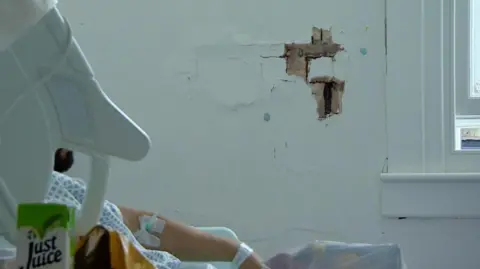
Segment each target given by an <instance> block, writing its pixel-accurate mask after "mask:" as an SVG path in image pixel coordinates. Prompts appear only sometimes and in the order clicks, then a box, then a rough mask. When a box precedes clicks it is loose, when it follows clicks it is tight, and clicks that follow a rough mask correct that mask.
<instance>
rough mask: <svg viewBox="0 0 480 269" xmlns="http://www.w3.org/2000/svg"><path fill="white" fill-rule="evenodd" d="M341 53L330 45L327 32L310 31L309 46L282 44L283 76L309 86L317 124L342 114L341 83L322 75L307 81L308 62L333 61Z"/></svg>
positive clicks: (336, 45)
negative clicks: (328, 59) (291, 77)
mask: <svg viewBox="0 0 480 269" xmlns="http://www.w3.org/2000/svg"><path fill="white" fill-rule="evenodd" d="M343 50H344V48H343V46H342V45H340V44H338V43H335V42H334V41H333V37H332V32H331V31H330V30H326V29H321V28H317V27H313V28H312V36H311V41H310V43H304V44H302V43H290V44H285V47H284V53H283V55H282V56H280V58H285V62H286V70H285V72H286V73H287V75H289V76H297V77H300V78H302V79H303V80H304V81H305V83H306V84H307V85H309V86H310V88H311V90H312V95H313V97H314V98H315V100H316V103H317V116H318V119H320V120H322V119H325V118H327V117H329V116H331V115H334V114H340V113H341V112H342V98H343V94H344V91H345V81H343V80H339V79H338V78H335V77H332V76H323V75H317V76H315V77H312V78H311V79H310V80H309V76H310V65H311V61H312V60H315V59H319V58H324V57H328V58H331V59H332V61H334V60H335V58H334V57H335V55H336V54H337V53H338V52H340V51H343Z"/></svg>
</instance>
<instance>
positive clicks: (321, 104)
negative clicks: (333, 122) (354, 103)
mask: <svg viewBox="0 0 480 269" xmlns="http://www.w3.org/2000/svg"><path fill="white" fill-rule="evenodd" d="M309 84H310V87H311V89H312V95H313V97H314V98H315V101H316V102H317V116H318V119H319V120H323V119H326V118H328V117H330V116H332V115H335V114H340V113H342V106H343V104H342V103H343V93H344V91H345V81H343V80H339V79H337V78H335V77H331V76H322V77H314V78H312V79H311V80H310V82H309Z"/></svg>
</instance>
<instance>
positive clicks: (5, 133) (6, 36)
mask: <svg viewBox="0 0 480 269" xmlns="http://www.w3.org/2000/svg"><path fill="white" fill-rule="evenodd" d="M0 81H1V83H0V269H1V268H3V265H2V261H3V260H9V259H12V258H14V257H15V246H14V245H12V244H11V242H13V239H14V237H15V232H16V206H17V204H18V203H20V202H39V201H42V200H43V199H44V197H45V194H46V191H47V188H48V187H49V181H50V178H51V173H52V167H53V160H52V159H53V158H52V157H53V155H54V151H55V150H56V149H57V148H60V147H64V148H71V149H73V150H74V151H77V152H83V153H85V154H87V155H90V156H91V162H92V163H91V174H90V180H89V181H88V191H87V194H86V199H85V201H84V203H83V206H82V211H81V214H80V217H79V219H78V221H77V223H76V231H77V232H78V233H79V235H83V234H85V233H86V232H87V231H89V230H90V229H91V228H92V227H93V226H94V225H96V224H97V221H98V219H99V215H100V211H101V208H102V205H103V201H104V199H105V192H106V187H107V179H108V168H109V158H110V157H111V156H114V157H118V158H122V159H125V160H131V161H138V160H141V159H142V158H144V157H145V156H146V155H147V153H148V151H149V149H150V140H149V138H148V136H147V134H146V133H145V132H144V131H143V130H142V129H141V128H140V127H138V126H137V125H136V124H135V123H134V122H133V121H132V120H131V119H129V118H128V116H127V115H125V114H124V113H123V112H122V111H121V110H120V109H119V108H118V107H116V106H115V104H114V103H113V102H112V101H111V100H110V99H109V98H108V97H107V96H106V95H105V93H104V92H103V91H102V90H101V87H100V85H99V84H98V83H97V81H96V80H95V77H94V74H93V71H92V69H91V67H90V66H89V64H88V62H87V60H86V58H85V57H84V55H83V53H82V51H81V49H80V47H79V46H78V44H77V42H76V41H75V39H74V38H73V35H72V32H71V29H70V27H69V24H68V21H67V20H66V19H64V18H63V17H62V16H61V14H60V13H59V11H58V10H57V9H56V8H55V2H54V0H2V1H0ZM199 229H202V230H204V231H206V232H209V233H212V234H216V235H219V236H223V237H229V238H233V239H237V236H236V235H235V233H234V232H233V231H231V230H230V229H228V228H224V227H207V228H199ZM318 246H320V248H321V249H322V253H321V255H329V257H337V256H338V255H340V256H338V257H343V256H342V255H343V254H344V253H345V252H346V251H347V252H352V251H353V252H356V253H360V252H362V251H363V252H364V254H362V255H363V256H362V257H374V256H375V255H376V256H379V257H381V258H383V260H384V262H383V264H385V260H387V261H386V262H387V263H388V264H395V265H397V264H400V263H399V262H397V260H399V259H400V254H399V249H398V247H397V246H394V245H378V246H372V245H358V244H357V245H354V244H344V243H342V244H339V243H335V242H323V243H319V244H314V245H311V246H308V245H307V246H306V247H305V248H303V249H300V250H299V251H295V252H294V253H293V254H292V255H290V256H291V257H292V258H293V259H296V260H299V261H301V260H312V259H313V260H315V259H317V258H318V257H319V256H318V255H317V254H318V253H319V252H318V251H317V249H318ZM382 253H385V254H382ZM337 254H338V255H337ZM387 255H389V256H387ZM275 257H277V258H279V259H277V260H275ZM275 257H273V258H272V260H270V261H271V262H278V261H280V264H281V261H282V258H283V257H284V255H283V253H280V254H279V255H278V256H275ZM350 257H351V256H350ZM327 258H328V257H327ZM355 259H356V258H355ZM328 261H329V259H325V256H322V257H320V260H318V261H308V262H307V263H308V264H310V265H312V266H313V264H315V263H316V264H319V263H318V262H328ZM361 261H362V262H363V265H362V267H361V268H369V269H380V268H382V269H384V268H387V267H388V269H399V268H401V267H396V266H387V267H385V266H381V265H380V263H382V262H377V261H379V260H378V259H371V258H363V259H362V260H361ZM392 261H393V262H392ZM372 263H376V265H379V266H375V265H373V266H371V265H372ZM211 264H212V265H213V266H215V267H216V268H217V269H228V268H231V264H230V263H218V262H217V263H211ZM356 264H360V263H356ZM183 265H187V266H190V267H189V268H192V267H199V266H202V267H203V266H204V265H205V264H203V263H183ZM319 266H321V268H325V267H324V266H323V264H320V265H319ZM278 268H282V267H281V265H280V266H279V267H278ZM309 268H310V267H309ZM311 268H313V267H311ZM328 268H332V269H333V267H328ZM335 268H336V267H335ZM341 268H355V269H357V268H360V267H358V266H348V267H343V266H342V267H341Z"/></svg>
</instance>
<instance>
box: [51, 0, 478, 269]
mask: <svg viewBox="0 0 480 269" xmlns="http://www.w3.org/2000/svg"><path fill="white" fill-rule="evenodd" d="M411 1H413V0H410V2H411ZM411 4H412V6H415V5H414V4H413V2H412V3H411ZM60 9H61V11H62V13H63V14H64V15H65V16H66V17H67V18H68V19H69V21H70V23H71V25H72V27H73V29H74V34H75V36H76V38H77V40H78V41H79V43H80V45H81V46H82V48H83V49H84V51H85V53H86V54H87V56H88V58H89V60H90V63H91V64H92V66H93V67H94V70H95V71H96V73H97V77H98V79H99V81H100V82H101V84H102V85H103V87H104V89H105V91H106V92H107V93H108V94H109V95H110V97H111V98H112V99H113V100H114V101H115V102H116V103H117V104H118V105H119V106H120V107H122V108H123V109H124V110H125V111H126V112H127V113H128V114H129V115H130V116H131V117H132V118H133V119H135V120H136V121H137V123H138V124H139V125H140V126H142V127H143V128H144V129H145V130H146V131H147V132H148V134H149V135H150V136H151V138H152V141H153V149H152V151H151V153H150V154H149V156H148V157H147V158H146V159H145V160H143V161H142V162H139V163H127V162H124V161H120V160H115V162H114V166H113V169H112V175H111V182H110V187H109V188H110V189H109V190H110V191H109V193H108V196H109V198H110V199H111V200H113V201H115V202H117V203H120V204H128V205H130V206H136V207H141V208H145V209H148V210H153V211H158V212H160V213H161V214H163V215H166V216H168V217H171V218H175V219H180V220H183V221H186V222H188V223H191V224H194V225H199V226H200V225H222V226H228V227H231V228H232V229H234V230H235V231H237V232H238V234H239V235H240V237H241V238H242V239H243V240H245V241H246V242H247V243H250V244H251V245H252V246H253V247H254V248H255V249H256V250H258V251H259V252H260V254H262V255H263V256H265V257H267V256H268V255H271V254H273V253H274V252H276V251H280V250H283V249H286V248H290V247H294V246H297V245H299V244H302V243H305V242H309V241H312V240H314V239H320V240H337V241H347V242H357V241H361V242H370V243H376V242H385V241H388V242H396V243H400V244H401V247H402V248H403V250H404V253H405V258H406V261H407V263H408V265H409V268H412V269H423V268H436V269H447V268H479V265H480V260H479V259H478V258H477V255H476V252H475V251H474V249H479V247H480V245H479V243H477V242H478V241H479V239H480V238H479V234H480V233H478V232H476V231H477V230H478V228H477V227H478V224H479V223H478V222H475V221H469V220H438V219H432V220H410V219H407V220H386V219H382V217H381V214H380V194H379V193H380V190H379V185H380V184H379V175H380V173H381V172H382V170H383V169H384V168H385V165H386V163H387V162H386V158H387V155H388V154H387V135H386V132H387V130H389V131H391V128H390V129H387V126H386V124H385V122H386V113H385V112H386V109H387V108H386V102H385V100H386V98H387V97H388V96H386V91H385V89H386V79H385V67H386V64H385V61H386V57H385V27H384V19H385V3H384V1H383V0H362V1H358V0H324V1H321V2H319V1H312V0H298V1H275V2H271V1H270V2H269V1H254V0H244V1H233V0H202V1H194V0H190V1H187V0H183V1H176V2H175V3H173V2H171V3H166V2H159V1H153V0H145V1H141V2H138V1H137V2H133V1H126V0H118V1H101V2H100V1H93V0H85V1H65V2H62V3H61V4H60ZM412 10H415V9H412ZM312 25H314V26H318V27H332V31H333V35H334V40H335V41H337V42H339V43H341V44H344V46H345V48H346V49H347V53H346V54H342V55H339V57H338V60H337V62H336V63H335V64H334V70H335V74H337V75H339V76H340V77H341V78H344V79H346V80H347V85H346V91H345V97H344V113H343V114H342V115H340V116H337V117H334V118H331V119H329V120H328V121H326V122H319V121H317V120H316V116H315V102H314V100H313V99H312V97H311V95H310V89H309V88H308V87H307V86H306V85H305V84H304V83H303V82H301V81H299V80H295V79H294V78H292V77H286V75H285V63H284V61H283V60H281V59H263V58H261V57H260V56H261V55H281V54H282V53H283V43H284V42H289V41H293V40H297V41H308V40H309V37H310V29H311V27H312ZM360 48H367V50H368V53H367V55H365V56H363V55H362V54H361V53H360ZM314 71H315V72H318V73H325V74H332V68H331V64H329V63H328V62H325V63H323V64H316V67H315V69H314ZM398 76H399V77H401V76H402V74H401V73H399V74H398ZM282 79H288V80H289V81H294V82H284V81H282ZM274 86H275V89H274V90H273V91H271V88H272V87H274ZM399 94H400V95H399V96H402V95H401V93H399ZM390 97H392V96H391V95H390ZM403 97H406V96H403ZM419 104H420V103H419ZM264 113H269V114H270V115H271V120H270V121H269V122H265V121H264V120H263V115H264ZM411 113H415V111H413V112H411ZM412 115H413V116H414V114H412ZM413 116H412V117H413ZM402 122H403V123H405V124H406V126H405V127H404V128H405V129H408V128H410V129H412V130H417V131H418V132H420V130H421V125H417V122H416V121H415V122H414V123H408V121H405V120H403V121H402ZM409 124H410V125H409ZM432 128H433V127H432ZM417 131H413V132H414V133H415V132H417ZM398 136H399V137H400V138H398V139H401V136H402V135H401V134H398ZM407 138H409V139H410V140H409V141H415V137H414V136H407ZM395 139H397V138H395ZM417 141H418V140H417ZM388 144H389V147H388V148H389V150H391V148H392V144H391V143H388ZM416 145H417V146H418V144H416ZM414 146H415V144H414V145H412V147H414ZM394 148H395V149H397V151H396V152H397V153H398V154H397V155H396V156H397V158H396V159H397V162H396V164H397V167H406V166H407V164H405V162H407V161H408V156H407V155H405V154H403V153H402V151H399V149H401V146H399V145H397V146H395V147H394ZM402 154H403V155H402ZM418 154H420V155H418ZM418 154H417V152H416V151H415V153H413V155H412V156H413V158H412V159H411V160H410V162H413V161H415V160H416V158H417V156H420V160H421V156H422V155H421V154H422V153H421V151H420V153H418ZM435 156H436V155H435ZM394 159H395V158H394ZM86 166H87V165H86V161H85V159H81V158H80V161H79V163H78V165H77V167H76V168H75V169H76V170H75V171H74V174H79V175H86V172H85V169H86ZM394 166H395V165H394ZM400 170H401V169H400ZM400 170H399V171H400ZM416 170H418V169H416ZM418 171H421V169H420V170H418ZM469 247H470V248H469Z"/></svg>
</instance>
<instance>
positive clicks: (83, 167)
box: [67, 152, 90, 180]
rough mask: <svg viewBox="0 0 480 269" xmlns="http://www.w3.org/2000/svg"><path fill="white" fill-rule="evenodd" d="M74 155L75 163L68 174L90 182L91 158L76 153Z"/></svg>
mask: <svg viewBox="0 0 480 269" xmlns="http://www.w3.org/2000/svg"><path fill="white" fill-rule="evenodd" d="M74 154H75V155H74V157H75V163H74V164H73V166H72V168H71V169H70V170H69V171H68V172H67V174H68V175H69V176H71V177H78V178H81V179H84V180H88V179H89V178H90V157H89V156H87V155H85V154H83V153H79V152H75V153H74Z"/></svg>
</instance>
